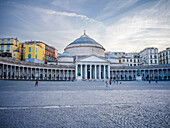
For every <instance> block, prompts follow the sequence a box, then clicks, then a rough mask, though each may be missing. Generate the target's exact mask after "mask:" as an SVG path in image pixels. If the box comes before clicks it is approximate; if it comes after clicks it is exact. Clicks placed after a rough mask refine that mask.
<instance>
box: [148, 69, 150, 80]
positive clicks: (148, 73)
mask: <svg viewBox="0 0 170 128" xmlns="http://www.w3.org/2000/svg"><path fill="white" fill-rule="evenodd" d="M148 74H149V80H150V70H149V69H148Z"/></svg>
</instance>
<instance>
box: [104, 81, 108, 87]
mask: <svg viewBox="0 0 170 128" xmlns="http://www.w3.org/2000/svg"><path fill="white" fill-rule="evenodd" d="M105 85H106V88H108V83H107V80H106V83H105Z"/></svg>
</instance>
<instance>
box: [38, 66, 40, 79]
mask: <svg viewBox="0 0 170 128" xmlns="http://www.w3.org/2000/svg"><path fill="white" fill-rule="evenodd" d="M38 79H39V80H40V68H39V70H38Z"/></svg>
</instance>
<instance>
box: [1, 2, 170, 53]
mask: <svg viewBox="0 0 170 128" xmlns="http://www.w3.org/2000/svg"><path fill="white" fill-rule="evenodd" d="M0 30H1V31H0V37H1V38H2V37H17V38H18V39H19V40H20V41H21V42H22V41H27V40H40V41H43V42H46V43H48V44H49V45H52V46H54V47H56V48H57V49H58V50H59V52H63V49H64V48H65V47H66V46H67V45H68V44H69V43H71V42H73V41H74V40H75V39H77V38H78V37H80V36H81V35H82V34H83V30H86V33H87V35H89V36H90V37H91V38H93V39H94V40H96V41H97V42H98V43H100V44H102V45H103V46H104V48H105V49H106V50H107V51H113V52H117V51H124V52H138V51H140V50H142V49H144V48H145V47H157V48H159V51H161V50H164V49H165V48H166V47H170V0H0Z"/></svg>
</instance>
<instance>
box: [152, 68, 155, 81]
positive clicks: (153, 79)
mask: <svg viewBox="0 0 170 128" xmlns="http://www.w3.org/2000/svg"><path fill="white" fill-rule="evenodd" d="M154 71H155V70H154V69H153V73H152V74H153V80H155V73H154Z"/></svg>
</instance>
